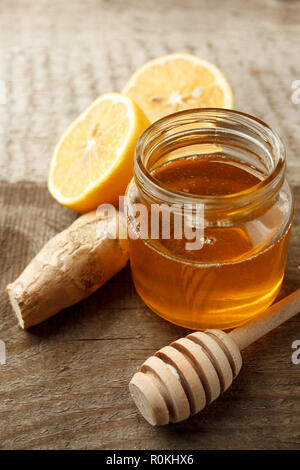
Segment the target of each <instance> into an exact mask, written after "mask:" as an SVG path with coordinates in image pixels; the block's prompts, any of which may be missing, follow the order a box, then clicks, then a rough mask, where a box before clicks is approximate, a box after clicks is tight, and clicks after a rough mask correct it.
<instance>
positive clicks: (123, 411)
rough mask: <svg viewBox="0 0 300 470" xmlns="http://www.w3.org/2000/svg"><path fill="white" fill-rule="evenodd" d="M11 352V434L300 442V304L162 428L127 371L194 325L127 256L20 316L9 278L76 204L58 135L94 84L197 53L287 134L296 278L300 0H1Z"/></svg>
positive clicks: (2, 400)
mask: <svg viewBox="0 0 300 470" xmlns="http://www.w3.org/2000/svg"><path fill="white" fill-rule="evenodd" d="M0 15H1V16H0V44H1V51H0V52H1V54H0V79H1V80H4V81H5V83H6V89H7V102H6V105H0V171H1V178H2V180H1V183H0V217H1V220H0V240H1V243H0V258H1V278H0V288H1V295H0V339H1V340H2V341H5V343H6V348H7V362H6V364H5V365H2V364H0V448H2V449H98V448H101V449H232V448H233V449H237V448H239V449H245V448H247V449H264V448H268V449H279V448H280V449H299V448H300V380H299V378H300V365H298V366H297V365H294V364H292V362H291V354H292V349H291V344H292V342H293V341H294V340H296V339H298V340H299V339H300V328H299V326H300V318H299V317H295V318H294V319H293V320H291V321H289V322H288V323H287V324H285V325H283V326H281V327H280V328H278V329H277V330H275V331H274V332H273V333H271V334H269V335H268V336H267V337H265V338H263V339H261V340H260V341H258V342H257V343H256V344H254V345H252V346H251V347H249V348H248V349H247V350H246V351H245V352H244V354H243V358H244V367H243V370H242V371H241V373H240V375H239V377H238V378H237V379H236V380H235V382H234V383H233V386H232V387H231V388H230V390H229V391H227V392H226V393H225V394H224V395H223V396H222V397H221V398H220V399H219V400H218V401H216V402H215V403H213V404H212V405H210V406H209V407H207V408H206V409H205V410H204V411H203V412H202V413H200V414H199V415H196V416H194V417H192V418H191V419H189V420H188V421H186V422H183V423H180V424H177V425H170V426H168V427H165V428H159V429H153V428H151V427H150V426H149V425H148V424H147V423H146V422H145V421H144V420H143V418H142V417H141V416H140V415H139V414H138V412H137V410H136V408H135V406H134V404H133V402H132V401H131V399H130V396H129V392H128V382H129V380H130V379H131V377H132V375H133V373H134V372H135V371H136V370H137V368H138V367H139V366H140V365H141V363H142V362H143V361H144V360H145V359H146V358H147V357H148V356H150V355H151V354H152V353H153V352H155V351H156V350H157V349H159V348H161V347H162V346H164V345H166V344H168V343H170V342H171V341H174V340H175V339H177V338H179V337H181V336H184V335H186V334H187V333H188V331H187V330H184V329H182V328H179V327H176V326H174V325H171V324H169V323H167V322H165V321H163V320H162V319H160V318H159V317H157V316H156V315H154V314H153V313H152V312H151V311H150V310H149V309H148V308H147V307H145V306H144V304H143V303H142V301H141V300H140V299H139V298H138V296H137V294H136V293H135V290H134V287H133V284H132V280H131V276H130V270H129V268H128V267H127V268H126V269H124V270H123V271H122V272H121V273H120V274H119V275H117V276H116V277H115V278H114V279H112V280H111V281H110V282H109V283H108V284H107V285H106V286H104V287H103V288H102V289H100V290H99V291H98V292H97V293H96V294H94V295H93V296H91V297H90V298H89V299H87V300H86V301H84V302H81V303H80V304H78V305H76V306H75V307H73V308H70V309H67V310H66V311H64V312H62V313H60V314H58V315H56V316H55V317H53V318H52V319H50V320H49V321H47V322H45V323H43V324H41V325H39V326H37V327H34V328H32V330H30V331H29V332H23V331H21V330H20V329H19V327H18V326H17V322H16V320H15V318H14V316H13V314H12V312H11V309H10V306H9V304H8V300H7V296H6V294H5V293H4V291H3V290H4V288H5V286H6V284H7V283H8V282H11V281H12V280H13V279H15V278H16V276H17V275H18V274H19V273H20V271H21V270H22V269H23V268H24V267H25V265H26V264H27V263H28V262H29V260H30V259H31V258H32V257H33V256H34V255H35V254H36V252H37V251H38V250H39V249H40V248H41V247H42V245H43V244H44V243H45V241H46V240H48V239H49V238H50V237H51V236H53V235H54V234H55V233H56V232H58V231H60V230H62V229H63V228H65V227H66V226H68V225H69V224H70V223H71V222H72V221H73V220H74V219H75V218H76V216H77V214H75V213H73V212H71V211H69V210H67V209H64V208H62V207H60V206H59V205H58V204H57V203H56V202H55V201H54V200H53V199H52V198H51V197H50V195H49V194H48V192H47V189H46V174H47V167H48V163H49V158H50V155H51V151H52V148H53V146H54V145H55V141H56V139H57V138H58V137H59V135H60V134H61V132H62V131H63V130H64V128H65V126H66V125H67V124H68V123H69V122H70V120H72V119H73V118H74V117H75V116H76V115H77V114H78V112H80V111H81V110H82V109H83V108H84V107H85V106H86V105H87V104H89V102H90V101H92V100H93V99H94V98H95V97H96V96H97V95H98V94H100V93H101V92H104V91H109V90H112V89H113V90H118V89H120V88H121V87H122V86H123V84H124V83H125V82H126V80H127V78H128V76H129V75H130V74H131V73H132V72H133V70H134V69H135V68H136V67H137V66H138V65H140V64H141V63H143V62H144V61H145V60H147V59H149V58H152V57H155V56H157V55H161V54H164V53H169V52H173V51H174V52H175V51H178V50H179V51H181V50H183V51H187V52H193V53H197V54H199V55H200V56H203V57H205V58H207V59H209V60H211V61H213V62H216V63H217V64H218V65H219V66H221V68H222V69H223V70H224V72H225V73H226V75H227V76H228V78H229V81H230V82H231V83H232V85H233V89H234V93H235V97H236V108H237V109H240V110H242V111H246V112H249V113H252V114H255V115H257V116H259V117H261V118H262V119H264V120H266V121H267V122H268V123H270V124H271V125H273V126H274V127H275V128H277V130H279V132H280V134H281V135H282V136H283V138H284V140H285V143H286V147H287V155H288V165H289V171H288V174H289V179H290V181H291V182H292V185H293V189H294V194H295V200H296V218H295V223H294V229H293V233H292V239H291V244H290V249H289V257H288V264H287V270H286V278H285V282H284V287H283V289H282V292H281V295H284V294H286V293H288V292H291V291H292V290H294V289H296V288H299V273H300V260H299V254H300V238H299V233H300V232H299V229H300V213H299V208H298V206H299V204H300V164H299V153H300V144H299V125H300V105H295V104H293V102H292V100H291V92H292V91H291V83H292V81H293V80H297V79H298V80H299V79H300V70H299V67H298V65H299V64H298V63H299V60H298V58H299V43H300V40H299V24H300V5H299V3H298V2H296V1H288V2H287V1H280V0H267V1H265V2H261V1H259V0H254V1H252V2H248V3H247V6H245V7H244V8H243V11H241V9H240V2H239V1H238V0H237V1H234V0H227V1H223V2H218V1H217V0H207V1H206V0H203V1H192V0H187V1H185V2H180V1H179V0H176V1H171V0H164V1H163V2H154V1H150V0H145V1H144V2H138V1H137V0H128V1H127V2H122V1H118V0H114V1H109V2H108V1H105V0H101V1H98V0H85V1H83V0H82V1H80V0H74V1H73V2H72V5H71V3H70V2H59V1H57V0H55V1H51V2H50V0H41V1H39V2H34V1H33V0H26V1H23V2H19V1H17V0H12V1H8V0H3V1H2V2H1V13H0Z"/></svg>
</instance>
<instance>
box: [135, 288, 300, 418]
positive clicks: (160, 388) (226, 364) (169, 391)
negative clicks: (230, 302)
mask: <svg viewBox="0 0 300 470" xmlns="http://www.w3.org/2000/svg"><path fill="white" fill-rule="evenodd" d="M299 311H300V289H298V290H297V291H296V292H294V293H293V294H291V295H289V296H288V297H286V298H284V299H282V300H281V301H280V302H277V303H276V304H273V305H272V306H271V307H270V308H268V309H267V310H266V311H265V312H263V313H262V314H260V315H259V316H257V317H256V318H255V319H253V320H251V321H250V322H248V323H247V324H245V325H244V326H241V327H239V328H236V329H234V330H232V331H231V332H230V333H229V334H228V333H225V332H224V331H221V330H206V331H205V332H201V331H197V332H193V333H191V334H189V335H187V336H186V337H185V338H180V339H178V340H176V341H174V342H173V343H171V344H170V345H169V346H165V347H164V348H161V349H160V350H159V351H157V352H156V353H155V354H154V356H151V357H149V358H148V359H147V360H146V361H145V362H144V364H143V365H142V366H141V368H140V370H139V372H137V373H136V374H134V376H133V378H132V379H131V381H130V384H129V389H130V393H131V396H132V398H133V400H134V401H135V404H136V405H137V407H138V409H139V411H140V412H141V414H142V415H143V416H144V418H145V419H146V420H147V421H148V422H149V423H150V424H152V425H153V426H161V425H164V424H168V423H169V422H172V423H177V422H179V421H183V420H185V419H187V418H188V417H189V416H191V415H194V414H196V413H198V412H199V411H200V410H202V409H203V408H204V407H205V406H206V405H209V404H210V403H211V402H212V401H214V400H215V399H216V398H218V396H219V395H220V394H221V393H222V392H224V391H225V390H226V389H227V388H228V387H230V385H231V384H232V381H233V379H234V378H235V377H236V376H237V375H238V373H239V371H240V369H241V366H242V357H241V353H240V351H242V350H243V349H245V348H246V347H247V346H249V345H250V344H251V343H253V342H254V341H256V340H258V339H259V338H261V337H262V336H264V335H265V334H267V333H268V332H269V331H271V330H273V329H274V328H276V327H277V326H279V325H281V324H282V323H284V322H285V321H287V320H288V319H289V318H291V317H293V316H294V315H296V313H298V312H299Z"/></svg>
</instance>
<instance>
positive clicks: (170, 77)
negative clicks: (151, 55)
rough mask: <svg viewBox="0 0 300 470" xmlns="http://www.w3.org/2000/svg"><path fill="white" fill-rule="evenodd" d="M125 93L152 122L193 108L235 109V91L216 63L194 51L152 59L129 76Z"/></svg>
mask: <svg viewBox="0 0 300 470" xmlns="http://www.w3.org/2000/svg"><path fill="white" fill-rule="evenodd" d="M123 93H124V94H126V95H127V96H129V97H130V98H132V99H133V100H134V101H135V102H136V103H137V104H138V105H139V106H140V108H141V109H142V110H143V111H144V113H145V114H146V116H147V117H148V118H149V120H150V121H151V122H154V121H157V119H160V118H161V117H163V116H166V115H168V114H172V113H176V112H177V111H182V110H184V109H190V108H232V106H233V94H232V90H231V88H230V85H229V83H228V82H227V80H226V78H225V76H224V74H223V73H222V72H221V70H220V69H219V68H218V67H216V66H215V65H214V64H211V63H210V62H208V61H206V60H204V59H201V58H200V57H197V56H194V55H192V54H184V53H178V54H170V55H167V56H163V57H159V58H157V59H154V60H150V61H149V62H147V63H146V64H144V65H142V67H140V68H139V69H138V70H137V71H136V72H135V73H134V74H133V75H132V77H131V78H130V79H129V81H128V82H127V84H126V85H125V87H124V89H123Z"/></svg>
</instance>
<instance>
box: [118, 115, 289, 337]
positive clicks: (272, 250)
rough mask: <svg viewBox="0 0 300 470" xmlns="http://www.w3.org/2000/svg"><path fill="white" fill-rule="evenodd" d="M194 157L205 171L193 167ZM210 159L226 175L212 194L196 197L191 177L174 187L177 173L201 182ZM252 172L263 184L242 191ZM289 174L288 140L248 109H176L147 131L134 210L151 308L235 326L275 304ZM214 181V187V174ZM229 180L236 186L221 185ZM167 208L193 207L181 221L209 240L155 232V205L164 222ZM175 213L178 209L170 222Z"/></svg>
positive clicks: (195, 325)
mask: <svg viewBox="0 0 300 470" xmlns="http://www.w3.org/2000/svg"><path fill="white" fill-rule="evenodd" d="M194 161H197V165H198V169H197V171H198V173H197V175H193V174H192V172H193V166H192V163H193V162H194ZM205 162H206V163H205ZM203 163H205V165H207V164H208V166H209V168H211V170H212V171H211V172H210V175H211V179H214V180H215V178H217V180H216V181H217V183H216V182H215V183H216V184H215V186H216V188H215V189H216V190H215V192H214V193H213V194H210V193H209V191H208V192H207V191H202V193H200V194H198V193H196V194H195V193H193V192H189V191H187V190H186V189H185V188H184V187H183V186H184V184H183V186H182V185H181V186H180V185H179V186H174V185H173V184H172V176H170V175H175V176H176V175H177V176H176V178H179V177H180V178H181V179H182V178H183V176H182V175H185V174H189V178H193V177H196V176H197V181H198V180H199V181H200V183H201V178H202V170H201V168H203V169H204V166H203ZM220 163H221V166H220ZM228 163H230V165H232V168H231V170H232V172H231V173H229V177H228V175H227V169H228V168H229V167H228ZM226 164H227V166H224V165H226ZM167 165H169V168H171V167H172V168H173V169H172V171H173V170H174V169H175V170H176V171H173V173H172V171H171V172H170V171H169V172H168V175H169V180H168V179H167V178H165V179H164V178H162V179H160V178H158V177H157V175H159V172H162V171H165V169H166V168H167ZM170 165H171V166H170ZM182 165H183V166H182ZM186 165H188V166H186ZM199 165H200V166H199ZM201 165H202V166H201ZM211 165H214V166H211ZM218 165H219V166H218ZM185 168H186V169H188V171H187V172H186V171H185V170H184V169H185ZM195 168H196V167H195ZM199 168H200V170H199ZM245 169H246V170H247V171H246V170H245ZM231 170H230V171H231ZM244 171H246V173H247V174H249V178H250V180H249V181H250V183H251V181H252V180H251V178H253V181H255V183H254V184H253V183H251V184H250V183H249V184H250V185H248V186H246V187H242V189H241V183H242V180H241V176H239V175H240V174H241V175H243V179H245V181H246V180H247V178H248V177H247V175H246V173H245V174H244ZM239 172H240V173H239ZM231 174H232V175H233V176H232V177H230V175H231ZM285 174H286V162H285V149H284V146H283V143H282V141H281V139H280V138H279V137H278V135H277V134H276V133H275V132H274V131H273V130H272V129H271V128H270V127H269V126H268V125H267V124H265V123H264V122H262V121H260V120H259V119H256V118H254V117H252V116H249V115H247V114H243V113H240V112H237V111H231V110H225V109H212V108H211V109H193V110H188V111H182V112H179V113H176V114H173V115H170V116H167V117H165V118H163V119H161V120H159V121H157V122H155V123H154V124H152V125H151V126H150V127H149V128H148V129H147V130H146V132H145V133H144V134H143V135H142V136H141V138H140V140H139V142H138V144H137V147H136V152H135V158H134V179H133V180H132V181H131V183H130V184H129V186H128V189H127V217H128V227H129V247H130V263H131V269H132V276H133V281H134V284H135V287H136V290H137V292H138V293H139V295H140V297H141V298H142V299H143V301H144V302H145V303H146V304H147V305H148V306H149V307H150V308H151V310H153V311H154V312H155V313H157V314H158V315H160V316H161V317H163V318H165V319H166V320H169V321H170V322H173V323H175V324H177V325H180V326H183V327H187V328H191V329H197V330H198V329H206V328H220V329H228V328H233V327H236V326H239V325H241V324H243V323H245V322H246V321H248V320H250V319H251V318H252V317H254V316H255V315H257V314H259V313H260V312H261V311H263V310H265V309H266V308H267V307H268V306H269V305H270V304H271V303H272V302H273V300H274V299H275V298H276V296H277V294H278V291H279V289H280V286H281V283H282V280H283V276H284V270H285V263H286V256H287V248H288V240H289V234H290V227H291V222H292V218H293V196H292V193H291V190H290V187H289V185H288V183H287V181H286V177H285ZM203 175H204V172H203ZM222 175H223V176H224V181H223V180H222V178H223V176H222ZM226 175H227V176H226ZM225 177H226V178H227V180H226V182H225ZM244 177H245V178H244ZM170 178H171V179H170ZM203 178H204V176H203ZM203 178H202V183H203V182H204V179H203ZM205 178H207V175H206V176H205ZM228 178H229V179H228ZM230 178H231V179H230ZM166 181H167V182H166ZM189 181H190V180H189ZM191 181H192V180H191ZM195 181H196V180H195ZM206 181H207V185H208V187H209V185H210V179H209V178H208V179H207V180H206ZM202 183H201V184H202ZM225 183H226V184H227V185H228V184H230V187H231V188H232V192H231V191H229V192H228V190H227V192H225V193H224V194H223V193H222V190H219V189H220V188H222V187H223V186H224V185H225V186H226V184H225ZM225 186H224V187H225ZM203 187H204V189H205V188H206V186H205V185H204V186H203ZM236 188H237V189H236ZM167 207H175V208H177V209H178V211H179V210H182V211H183V210H184V209H183V208H185V207H188V209H189V210H188V211H187V212H186V213H185V212H183V213H184V214H185V215H184V216H183V219H182V220H183V223H185V222H187V225H189V226H190V228H191V230H192V232H193V233H194V236H195V237H196V234H197V231H198V232H199V233H201V238H200V239H201V247H199V246H198V247H197V249H190V248H189V249H187V248H186V247H187V236H185V235H183V236H182V238H181V239H178V237H176V236H175V234H174V233H173V234H172V233H171V234H170V236H169V238H168V237H165V236H163V231H162V229H161V227H160V228H159V230H158V231H157V230H156V232H155V230H154V235H153V231H152V226H153V220H154V219H153V218H152V215H151V213H153V208H155V209H156V210H157V208H159V209H158V212H159V213H160V215H159V220H160V221H161V218H162V214H163V211H164V210H166V208H167ZM160 208H163V209H160ZM197 208H198V209H199V208H201V209H202V212H201V213H202V218H201V221H202V224H201V223H199V220H200V219H198V218H197V217H196V219H195V216H196V215H197V214H196V210H197ZM144 209H145V210H144ZM175 217H176V216H175V212H174V214H173V212H172V211H171V216H170V226H171V229H173V228H174V220H175ZM156 220H157V219H156ZM195 220H196V221H197V222H195ZM147 224H148V229H145V227H146V226H147ZM143 227H144V228H143ZM171 232H172V230H171ZM155 233H156V235H155ZM184 233H185V232H184ZM179 238H180V237H179ZM198 238H199V237H198ZM189 240H190V238H189Z"/></svg>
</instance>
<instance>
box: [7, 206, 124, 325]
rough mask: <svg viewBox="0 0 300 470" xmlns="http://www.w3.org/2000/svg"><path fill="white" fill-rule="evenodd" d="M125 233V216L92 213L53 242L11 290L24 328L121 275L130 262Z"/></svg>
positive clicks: (45, 247)
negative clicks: (123, 237)
mask: <svg viewBox="0 0 300 470" xmlns="http://www.w3.org/2000/svg"><path fill="white" fill-rule="evenodd" d="M124 230H125V231H126V220H125V217H124V215H123V214H122V213H120V212H116V213H115V214H114V215H113V216H110V217H103V216H99V215H97V214H96V211H92V212H89V213H87V214H84V215H82V216H81V217H79V218H78V219H77V220H75V222H73V224H72V225H70V227H68V228H67V229H66V230H64V231H62V232H61V233H58V234H57V235H56V236H54V237H53V238H52V239H51V240H49V241H48V242H47V243H46V245H45V246H44V247H43V248H42V250H41V251H40V252H39V253H38V254H37V255H36V256H35V258H34V259H33V260H32V261H31V262H30V264H29V265H28V266H27V267H26V268H25V270H24V271H23V272H22V274H21V275H20V276H19V277H18V278H17V279H16V280H15V281H14V282H13V283H12V284H9V285H8V286H7V293H8V295H9V299H10V302H11V305H12V307H13V310H14V312H15V314H16V316H17V318H18V321H19V324H20V326H21V327H22V328H23V329H27V328H29V327H30V326H32V325H36V324H38V323H40V322H42V321H44V320H46V319H47V318H49V317H51V316H52V315H54V314H56V313H58V312H59V311H60V310H62V309H64V308H66V307H68V306H70V305H73V304H75V303H77V302H79V301H80V300H82V299H84V298H85V297H88V296H89V295H90V294H92V293H93V292H95V291H96V290H97V289H99V287H101V286H102V285H103V284H104V283H105V282H106V281H108V280H109V279H110V278H111V277H112V276H114V275H115V274H116V273H117V272H118V271H120V270H121V269H122V268H123V267H124V266H125V265H126V263H127V261H128V246H127V240H126V239H120V238H119V234H120V233H126V232H124ZM111 234H115V238H112V235H111Z"/></svg>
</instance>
